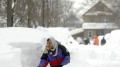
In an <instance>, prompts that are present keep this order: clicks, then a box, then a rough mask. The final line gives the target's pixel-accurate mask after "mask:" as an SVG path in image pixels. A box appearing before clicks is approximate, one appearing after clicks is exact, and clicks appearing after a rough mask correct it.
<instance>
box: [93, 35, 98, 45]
mask: <svg viewBox="0 0 120 67" xmlns="http://www.w3.org/2000/svg"><path fill="white" fill-rule="evenodd" d="M94 45H96V46H98V45H99V38H98V36H95V38H94Z"/></svg>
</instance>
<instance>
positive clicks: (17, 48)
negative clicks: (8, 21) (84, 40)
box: [0, 27, 120, 67]
mask: <svg viewBox="0 0 120 67" xmlns="http://www.w3.org/2000/svg"><path fill="white" fill-rule="evenodd" d="M0 35H1V37H0V44H1V45H0V67H8V66H10V67H37V65H38V63H39V61H40V56H41V54H42V52H43V50H44V47H45V45H42V44H44V43H43V40H44V38H45V37H49V36H53V37H54V38H55V39H56V40H58V41H59V42H61V43H62V44H63V45H64V46H66V47H67V49H68V51H69V52H70V57H71V61H70V63H69V64H67V65H65V66H64V67H120V64H119V62H120V52H119V51H120V47H119V44H120V39H119V37H120V30H113V31H112V32H111V33H108V34H106V35H105V39H106V40H107V43H106V44H105V45H104V46H94V45H80V44H78V42H77V41H75V40H74V39H73V37H72V36H71V33H70V31H69V29H68V28H63V27H57V28H56V27H51V28H43V27H38V28H37V29H31V28H14V27H13V28H0ZM100 38H102V36H101V37H100ZM10 61H11V62H10ZM12 62H15V63H14V64H13V63H12ZM1 63H2V64H1ZM7 65H8V66H7Z"/></svg>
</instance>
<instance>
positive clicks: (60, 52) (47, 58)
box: [38, 42, 70, 67]
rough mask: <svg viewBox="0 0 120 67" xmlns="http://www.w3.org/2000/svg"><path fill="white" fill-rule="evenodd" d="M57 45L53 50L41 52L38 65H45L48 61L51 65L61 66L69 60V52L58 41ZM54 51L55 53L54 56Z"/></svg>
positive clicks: (43, 66) (54, 66)
mask: <svg viewBox="0 0 120 67" xmlns="http://www.w3.org/2000/svg"><path fill="white" fill-rule="evenodd" d="M57 45H58V47H57V49H55V51H48V52H47V53H43V55H42V57H41V61H40V63H39V65H38V67H46V66H47V64H48V63H49V64H50V66H51V67H62V66H64V65H66V64H68V63H69V62H70V54H69V52H68V51H67V49H66V48H65V47H64V46H63V45H61V44H60V43H58V42H57ZM56 52H57V54H56V55H55V56H54V54H55V53H56Z"/></svg>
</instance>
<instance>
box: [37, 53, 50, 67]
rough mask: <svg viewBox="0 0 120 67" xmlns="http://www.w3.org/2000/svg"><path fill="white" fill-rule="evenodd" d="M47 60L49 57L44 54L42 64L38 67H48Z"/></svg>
mask: <svg viewBox="0 0 120 67" xmlns="http://www.w3.org/2000/svg"><path fill="white" fill-rule="evenodd" d="M47 58H48V55H47V54H44V53H43V55H42V57H41V61H40V64H39V65H38V67H46V66H47V64H48V60H47Z"/></svg>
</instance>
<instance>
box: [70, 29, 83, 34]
mask: <svg viewBox="0 0 120 67" xmlns="http://www.w3.org/2000/svg"><path fill="white" fill-rule="evenodd" d="M83 31H84V30H83V29H82V28H77V29H74V30H71V31H70V34H71V35H75V34H78V33H81V32H83Z"/></svg>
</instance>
